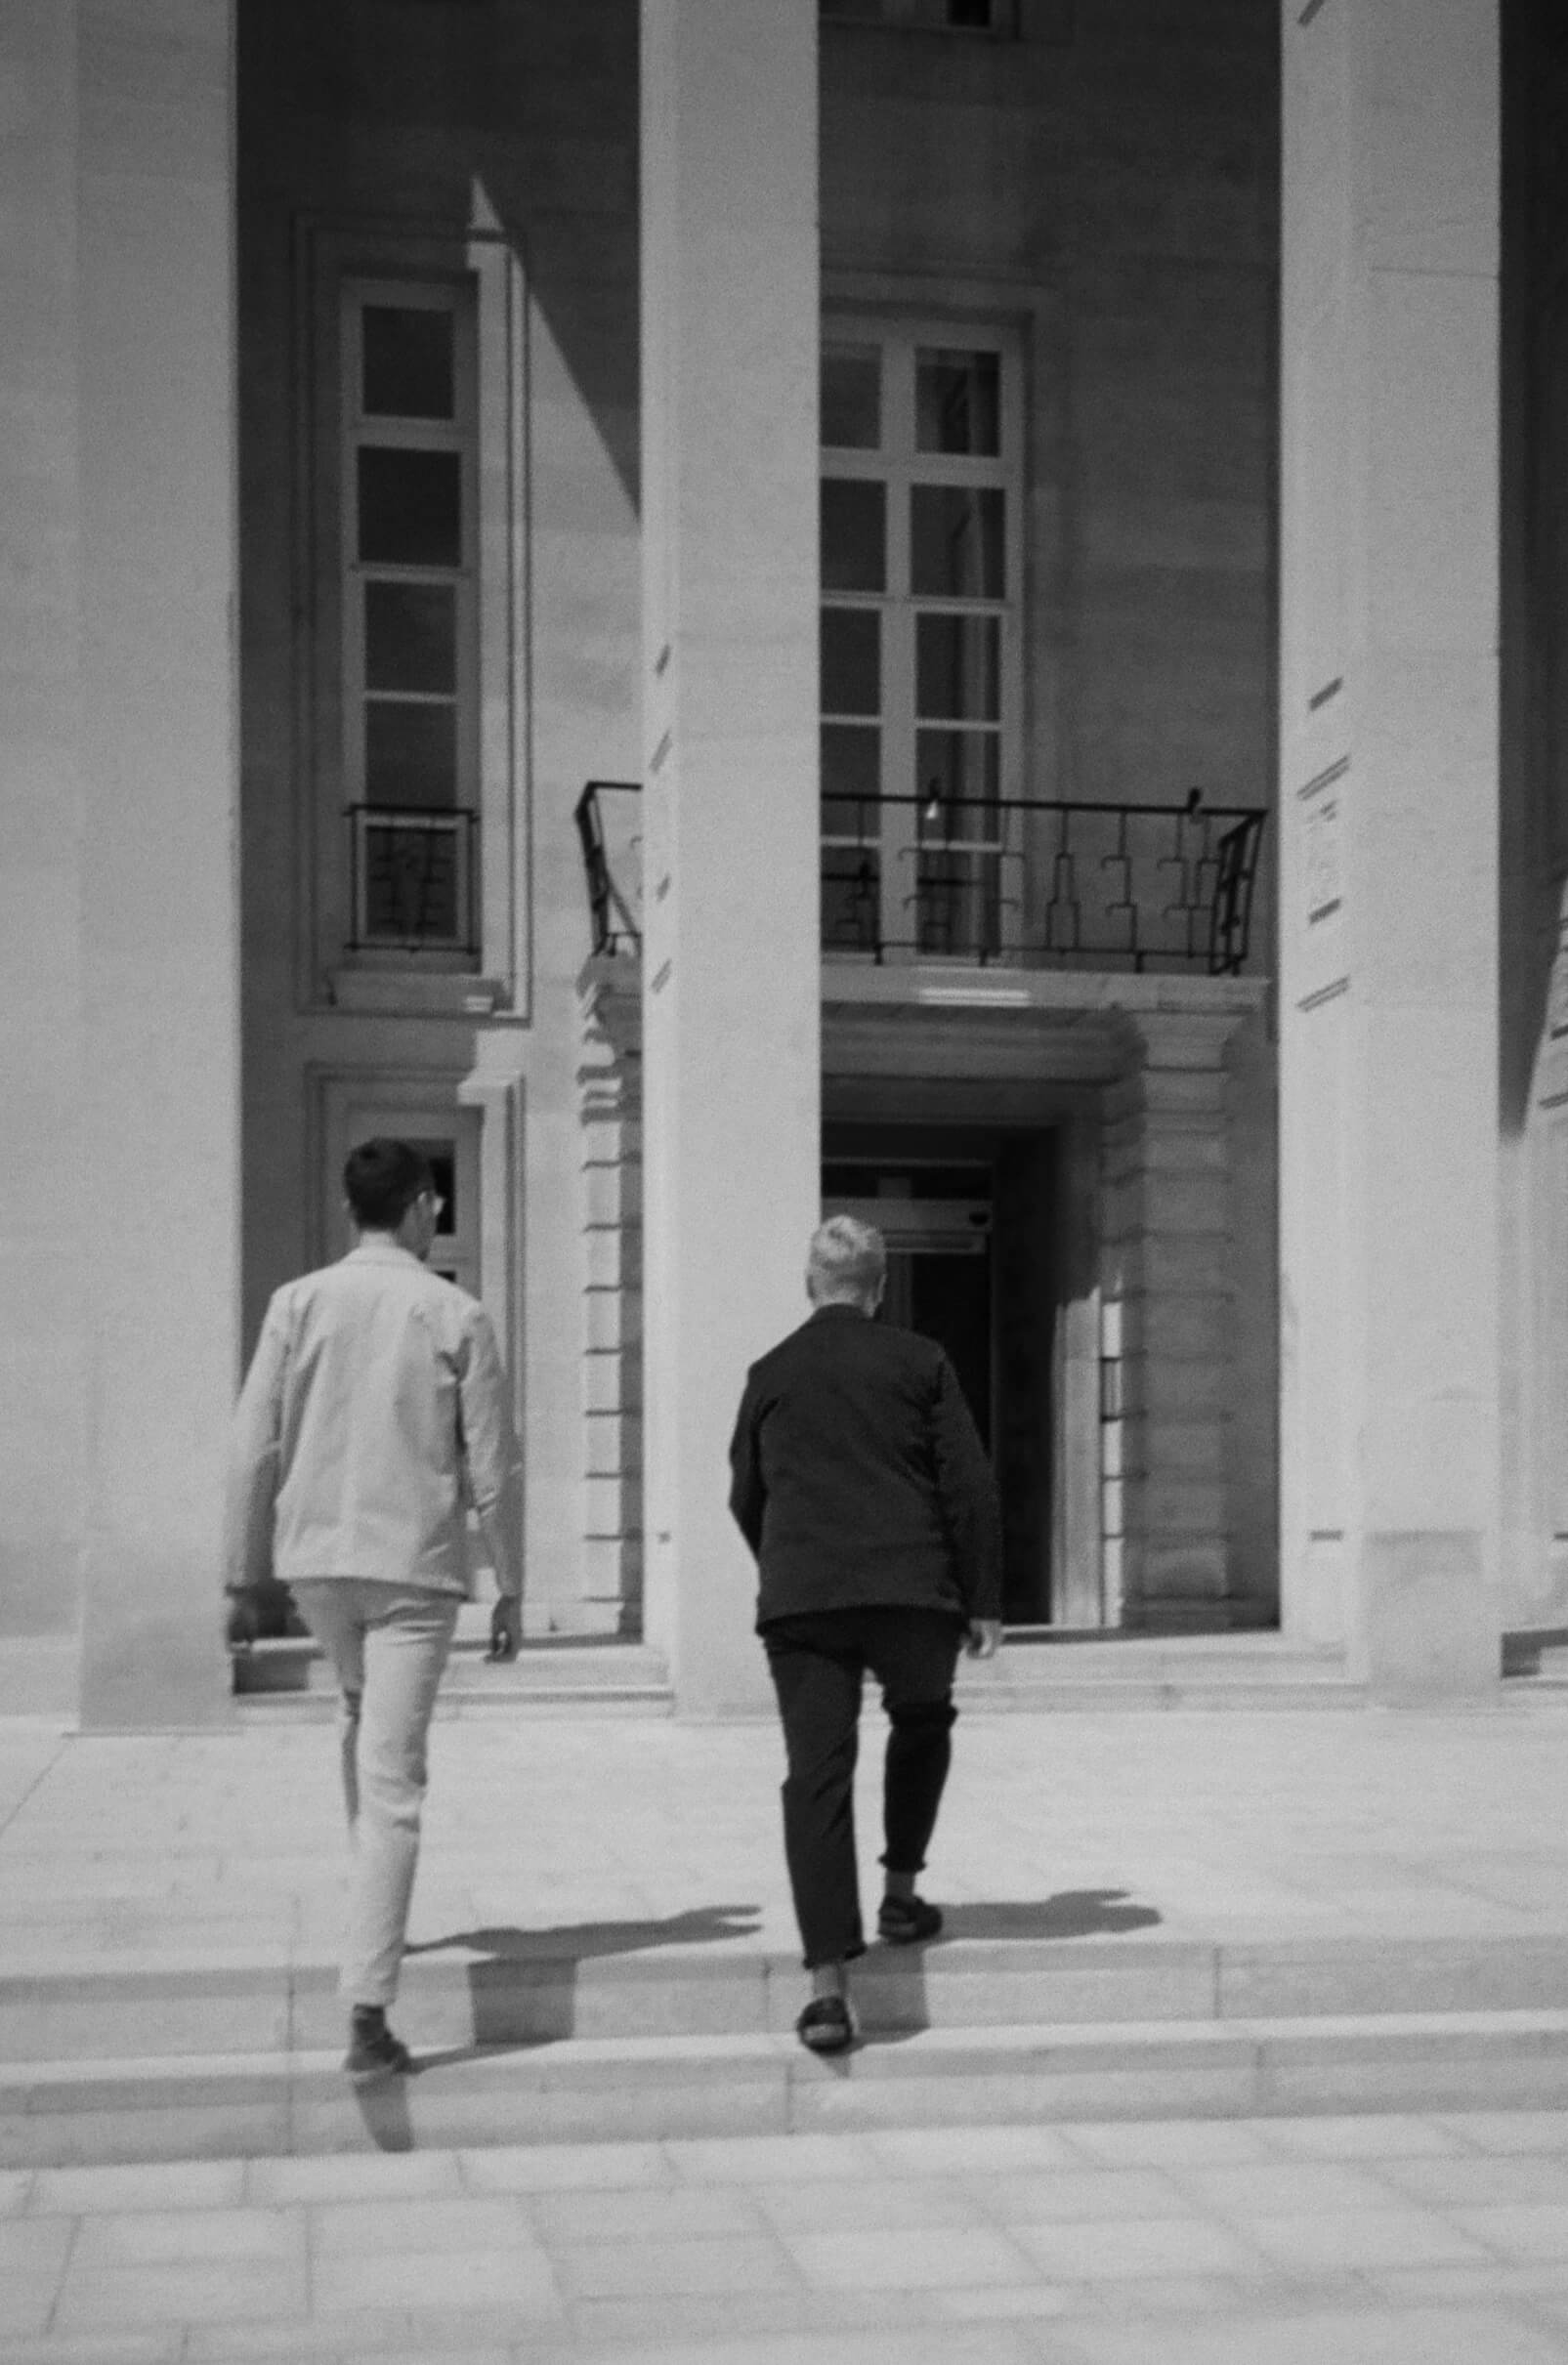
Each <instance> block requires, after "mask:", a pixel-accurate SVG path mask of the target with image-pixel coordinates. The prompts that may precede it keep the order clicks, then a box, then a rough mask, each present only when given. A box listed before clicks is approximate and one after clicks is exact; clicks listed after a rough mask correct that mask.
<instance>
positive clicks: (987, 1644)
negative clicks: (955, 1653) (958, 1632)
mask: <svg viewBox="0 0 1568 2365" xmlns="http://www.w3.org/2000/svg"><path fill="white" fill-rule="evenodd" d="M1000 1647H1001V1620H1000V1619H999V1618H971V1619H970V1621H969V1633H968V1638H967V1640H966V1641H965V1643H964V1646H963V1655H964V1657H965V1658H966V1659H995V1658H996V1653H997V1651H998V1650H999V1649H1000Z"/></svg>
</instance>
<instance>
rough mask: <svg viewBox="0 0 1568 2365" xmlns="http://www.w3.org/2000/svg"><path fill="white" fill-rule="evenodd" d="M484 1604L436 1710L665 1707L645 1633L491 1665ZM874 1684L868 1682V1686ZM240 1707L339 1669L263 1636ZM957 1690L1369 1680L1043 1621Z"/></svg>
mask: <svg viewBox="0 0 1568 2365" xmlns="http://www.w3.org/2000/svg"><path fill="white" fill-rule="evenodd" d="M486 1620H487V1612H485V1610H484V1608H483V1605H479V1604H473V1605H469V1606H468V1607H466V1608H465V1610H464V1612H463V1616H462V1620H461V1621H460V1624H459V1629H458V1640H457V1642H456V1644H455V1645H454V1647H453V1650H452V1655H451V1658H450V1660H449V1662H448V1664H447V1668H446V1673H445V1678H444V1681H443V1686H442V1698H441V1703H440V1706H439V1708H438V1710H437V1712H438V1714H442V1715H470V1714H473V1713H475V1712H476V1711H483V1710H495V1709H507V1708H510V1707H512V1706H514V1705H516V1704H517V1703H519V1702H526V1703H527V1704H528V1707H529V1709H530V1712H534V1711H538V1710H564V1711H569V1712H572V1713H576V1714H585V1713H602V1714H616V1713H621V1714H624V1713H631V1712H638V1711H640V1712H642V1713H645V1714H648V1713H653V1714H668V1713H669V1712H670V1711H671V1709H672V1706H673V1694H672V1690H671V1685H670V1678H669V1669H668V1667H667V1665H666V1663H665V1661H664V1659H663V1657H662V1655H661V1654H660V1653H659V1652H657V1651H656V1650H654V1649H652V1648H651V1647H650V1646H649V1645H647V1644H645V1643H637V1642H621V1641H617V1640H614V1639H604V1640H599V1639H589V1640H581V1639H578V1640H568V1639H562V1640H549V1641H541V1642H532V1643H529V1644H526V1645H525V1647H524V1649H523V1650H522V1651H521V1652H520V1653H519V1654H518V1657H517V1658H516V1659H515V1660H513V1661H511V1662H509V1663H508V1664H507V1665H506V1666H503V1667H492V1666H491V1665H490V1664H489V1663H488V1661H487V1659H486V1657H485V1641H484V1628H485V1624H486ZM873 1688H874V1687H873ZM234 1689H235V1692H236V1694H237V1695H238V1696H239V1699H240V1701H241V1703H242V1706H241V1710H240V1712H241V1714H242V1715H251V1714H256V1713H259V1714H261V1715H264V1716H265V1717H266V1718H267V1720H268V1721H272V1720H274V1719H275V1718H277V1717H279V1716H281V1715H290V1716H298V1717H304V1718H306V1719H309V1720H313V1721H314V1720H317V1719H319V1718H323V1717H326V1716H329V1715H330V1714H331V1713H332V1678H331V1674H330V1670H329V1669H328V1668H327V1666H326V1664H325V1662H324V1660H323V1659H322V1657H321V1654H320V1652H319V1650H318V1648H317V1646H316V1644H315V1643H314V1642H312V1641H311V1640H310V1639H309V1637H299V1638H294V1639H290V1640H287V1641H279V1642H263V1643H258V1644H257V1645H256V1647H255V1648H254V1650H252V1651H249V1652H247V1653H243V1654H241V1655H240V1656H239V1657H238V1658H236V1659H235V1661H234ZM957 1698H958V1703H959V1706H960V1708H961V1709H962V1710H965V1711H966V1712H968V1713H971V1714H973V1713H976V1712H988V1711H1003V1712H1006V1711H1012V1712H1033V1713H1040V1712H1047V1711H1051V1710H1096V1709H1101V1710H1103V1709H1124V1710H1150V1709H1217V1708H1228V1709H1234V1710H1246V1709H1293V1708H1294V1709H1298V1708H1324V1707H1335V1706H1343V1707H1357V1706H1360V1705H1361V1704H1362V1702H1363V1700H1364V1698H1365V1691H1364V1687H1362V1686H1361V1685H1359V1684H1356V1683H1353V1682H1351V1681H1350V1679H1349V1678H1348V1677H1347V1675H1346V1674H1345V1671H1344V1661H1343V1655H1342V1653H1338V1652H1335V1651H1332V1650H1313V1649H1309V1648H1306V1647H1303V1646H1301V1645H1297V1644H1292V1643H1287V1642H1286V1641H1285V1640H1284V1639H1283V1637H1281V1636H1280V1635H1278V1634H1260V1633H1237V1634H1184V1635H1147V1634H1110V1635H1101V1634H1082V1633H1067V1632H1062V1633H1052V1632H1049V1631H1045V1630H1035V1631H1031V1632H1028V1633H1025V1634H1021V1635H1018V1636H1014V1637H1010V1638H1009V1640H1008V1642H1007V1644H1006V1646H1005V1647H1004V1648H1003V1649H1002V1650H1001V1651H1000V1652H999V1653H998V1654H997V1656H996V1658H995V1659H994V1660H989V1661H986V1662H984V1663H977V1662H975V1661H972V1660H963V1661H960V1663H959V1668H958V1684H957Z"/></svg>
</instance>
